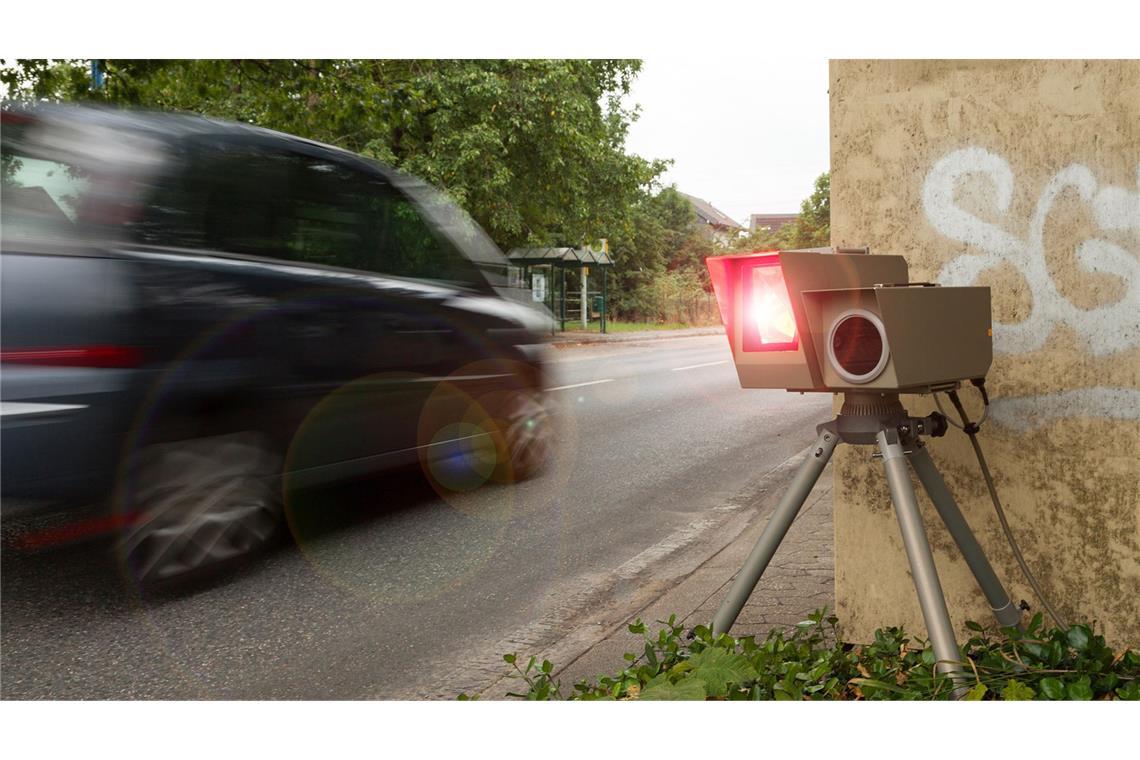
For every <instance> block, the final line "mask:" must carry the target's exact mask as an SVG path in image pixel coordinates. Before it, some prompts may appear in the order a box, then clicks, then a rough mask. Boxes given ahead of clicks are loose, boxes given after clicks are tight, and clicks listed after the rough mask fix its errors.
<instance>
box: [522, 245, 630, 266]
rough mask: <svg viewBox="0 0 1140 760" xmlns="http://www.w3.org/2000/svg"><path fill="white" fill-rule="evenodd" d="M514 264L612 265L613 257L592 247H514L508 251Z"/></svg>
mask: <svg viewBox="0 0 1140 760" xmlns="http://www.w3.org/2000/svg"><path fill="white" fill-rule="evenodd" d="M507 259H508V260H509V261H510V262H511V263H512V264H517V265H523V264H525V265H528V266H534V265H536V264H549V265H551V266H561V267H585V266H591V267H612V266H613V265H614V262H613V259H611V258H610V257H609V255H608V254H606V253H605V252H604V251H595V250H593V249H592V248H512V249H511V250H510V252H509V253H507Z"/></svg>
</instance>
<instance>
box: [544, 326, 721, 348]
mask: <svg viewBox="0 0 1140 760" xmlns="http://www.w3.org/2000/svg"><path fill="white" fill-rule="evenodd" d="M699 335H724V328H723V327H690V328H688V329H685V330H645V331H642V332H630V333H613V334H607V335H593V334H589V333H582V334H580V335H577V334H574V333H562V334H560V335H556V336H554V337H553V338H551V339H550V342H549V344H548V345H550V346H552V347H554V348H559V349H562V348H574V347H576V346H594V345H598V344H601V343H640V342H645V341H657V340H670V339H676V338H692V337H695V336H699Z"/></svg>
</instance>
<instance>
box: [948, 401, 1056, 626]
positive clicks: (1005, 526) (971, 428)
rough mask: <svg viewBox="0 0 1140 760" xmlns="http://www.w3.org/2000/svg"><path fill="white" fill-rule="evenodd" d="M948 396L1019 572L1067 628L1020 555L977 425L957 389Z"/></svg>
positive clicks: (1054, 620) (987, 404) (1049, 610)
mask: <svg viewBox="0 0 1140 760" xmlns="http://www.w3.org/2000/svg"><path fill="white" fill-rule="evenodd" d="M974 384H975V385H976V386H978V388H979V389H981V390H982V398H983V400H985V402H986V406H987V407H988V406H989V397H988V395H987V394H986V393H985V390H984V388H983V386H982V385H981V384H979V383H977V382H975V383H974ZM946 395H947V396H949V397H950V401H951V403H953V404H954V408H955V409H957V410H958V414H959V415H960V416H961V417H962V426H961V427H962V430H964V431H965V433H966V435H968V436H969V437H970V443H971V444H972V445H973V447H974V454H976V455H977V457H978V464H979V465H980V466H981V468H982V477H983V478H985V481H986V488H988V489H989V491H990V499H991V500H993V503H994V509H995V510H996V511H997V516H998V520H999V521H1000V522H1001V529H1002V530H1003V531H1004V532H1005V538H1006V540H1007V541H1009V547H1010V548H1011V549H1012V550H1013V556H1014V557H1016V558H1017V564H1018V565H1020V566H1021V572H1022V573H1024V574H1025V579H1026V580H1027V581H1029V585H1030V586H1032V587H1033V592H1034V593H1035V594H1037V598H1038V599H1039V600H1040V601H1041V606H1043V607H1044V608H1045V610H1046V611H1047V612H1048V613H1049V617H1051V618H1053V622H1054V623H1056V624H1057V627H1058V628H1061V629H1064V630H1068V628H1069V626H1067V625H1066V624H1065V621H1064V620H1062V619H1061V616H1060V615H1058V614H1057V612H1056V611H1055V610H1054V609H1053V607H1052V606H1051V605H1050V604H1049V600H1048V599H1046V598H1045V593H1044V592H1043V591H1042V590H1041V586H1040V585H1038V583H1037V579H1036V578H1034V577H1033V573H1031V572H1030V571H1029V565H1027V564H1025V558H1024V557H1022V556H1021V549H1019V548H1018V546H1017V541H1015V540H1014V538H1013V531H1012V530H1010V527H1009V521H1008V520H1006V518H1005V510H1004V509H1002V506H1001V500H1000V499H999V498H998V494H997V488H996V487H995V486H994V479H993V477H992V476H991V475H990V468H989V467H988V466H987V465H986V457H985V455H983V454H982V447H981V445H980V444H979V443H978V429H979V428H978V426H977V425H975V424H974V423H973V422H970V418H969V417H968V416H966V409H965V407H963V406H962V402H961V400H960V399H959V398H958V391H950V392H949V393H947V394H946Z"/></svg>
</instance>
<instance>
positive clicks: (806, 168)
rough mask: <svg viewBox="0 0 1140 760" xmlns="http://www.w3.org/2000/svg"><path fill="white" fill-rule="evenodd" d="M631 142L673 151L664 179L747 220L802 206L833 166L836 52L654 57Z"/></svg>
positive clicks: (638, 148) (656, 152)
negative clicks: (830, 96) (831, 71)
mask: <svg viewBox="0 0 1140 760" xmlns="http://www.w3.org/2000/svg"><path fill="white" fill-rule="evenodd" d="M630 101H631V102H635V103H639V104H640V105H641V118H640V119H639V120H638V121H637V122H636V123H635V124H634V125H633V127H632V128H631V129H630V133H629V139H628V140H627V142H626V146H627V148H628V149H629V151H630V152H631V153H636V154H638V155H641V156H644V157H646V158H672V159H673V160H674V163H673V166H672V168H670V170H669V171H668V172H667V173H666V174H665V177H664V180H665V184H669V183H676V185H677V189H678V190H681V191H682V192H685V193H688V194H689V195H695V196H697V197H698V198H703V199H704V200H706V201H708V202H710V203H711V204H713V205H714V206H716V207H717V208H718V209H720V210H721V211H723V212H724V213H726V214H728V215H729V216H730V217H732V218H733V219H735V220H737V221H738V222H740V223H741V224H743V225H745V226H747V224H748V217H749V215H750V214H760V213H769V214H771V213H794V212H797V211H799V208H800V202H801V201H802V200H803V199H804V198H806V197H807V196H808V195H810V194H811V191H812V187H813V184H814V182H815V178H816V177H818V176H819V175H820V174H822V173H823V172H825V171H827V168H828V102H827V59H826V58H824V57H820V58H804V59H793V58H789V57H787V56H783V57H780V58H774V57H773V58H758V57H749V58H744V57H740V58H719V59H718V58H709V57H708V56H692V55H690V56H687V57H684V58H663V57H656V58H649V57H647V58H645V61H644V64H643V66H642V69H641V73H640V74H639V75H638V77H637V79H636V80H635V81H634V83H633V90H632V93H631V97H630Z"/></svg>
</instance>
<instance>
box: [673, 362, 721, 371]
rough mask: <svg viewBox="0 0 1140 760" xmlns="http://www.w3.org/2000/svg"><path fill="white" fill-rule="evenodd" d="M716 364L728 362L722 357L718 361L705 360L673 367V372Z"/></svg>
mask: <svg viewBox="0 0 1140 760" xmlns="http://www.w3.org/2000/svg"><path fill="white" fill-rule="evenodd" d="M718 364H728V359H722V360H721V361H719V362H705V363H704V364H690V365H689V366H687V367H674V368H673V371H674V372H680V371H682V370H686V369H699V368H700V367H715V366H716V365H718Z"/></svg>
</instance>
